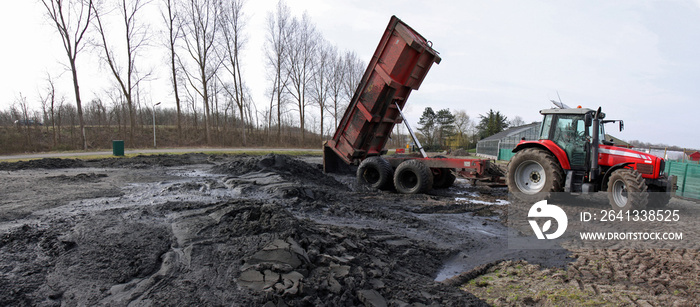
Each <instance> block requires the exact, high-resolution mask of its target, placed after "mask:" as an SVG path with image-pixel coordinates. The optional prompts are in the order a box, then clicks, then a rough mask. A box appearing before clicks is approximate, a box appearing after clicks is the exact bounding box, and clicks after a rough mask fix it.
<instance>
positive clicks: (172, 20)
mask: <svg viewBox="0 0 700 307" xmlns="http://www.w3.org/2000/svg"><path fill="white" fill-rule="evenodd" d="M164 5H165V10H166V12H163V13H162V15H163V19H165V24H166V26H167V28H168V38H169V39H168V51H170V71H171V76H170V78H172V83H173V93H174V94H175V105H176V106H177V142H178V145H181V144H180V140H182V107H181V106H180V93H179V90H178V85H177V83H178V77H177V66H176V57H177V54H176V51H175V48H176V46H177V40H178V39H179V38H180V37H181V35H182V24H181V21H180V17H179V15H178V14H177V13H178V11H177V8H176V6H175V4H174V3H173V1H172V0H164Z"/></svg>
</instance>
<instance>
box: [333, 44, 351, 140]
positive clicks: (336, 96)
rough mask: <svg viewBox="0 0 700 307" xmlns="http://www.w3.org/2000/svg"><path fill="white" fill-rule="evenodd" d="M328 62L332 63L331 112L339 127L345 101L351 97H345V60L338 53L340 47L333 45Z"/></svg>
mask: <svg viewBox="0 0 700 307" xmlns="http://www.w3.org/2000/svg"><path fill="white" fill-rule="evenodd" d="M328 62H330V63H331V65H332V66H330V67H329V68H330V69H329V70H328V86H329V91H328V95H329V98H330V106H329V108H328V110H329V112H330V113H331V114H332V115H333V120H334V125H335V127H336V128H337V127H338V120H339V119H340V117H341V116H342V115H343V113H341V112H344V111H345V110H344V104H343V101H349V99H343V95H344V93H345V75H346V73H347V72H346V70H345V60H344V59H343V57H342V56H341V55H340V53H338V49H337V48H336V47H335V46H333V47H331V52H330V54H329V58H328Z"/></svg>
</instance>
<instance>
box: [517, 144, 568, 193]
mask: <svg viewBox="0 0 700 307" xmlns="http://www.w3.org/2000/svg"><path fill="white" fill-rule="evenodd" d="M506 184H507V185H508V192H509V193H510V195H511V196H513V197H515V198H516V199H518V200H521V201H523V202H527V203H535V202H537V201H540V200H543V199H546V198H549V197H550V196H551V193H553V192H561V191H563V190H564V170H563V169H562V168H561V166H560V165H559V161H558V160H557V158H556V157H554V156H553V155H552V154H551V153H550V152H548V151H546V150H543V149H540V148H526V149H523V150H521V151H519V152H518V153H517V154H515V156H513V158H512V159H510V162H508V173H507V174H506Z"/></svg>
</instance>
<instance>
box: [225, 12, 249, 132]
mask: <svg viewBox="0 0 700 307" xmlns="http://www.w3.org/2000/svg"><path fill="white" fill-rule="evenodd" d="M227 4H228V5H227ZM243 5H244V1H243V0H232V1H230V2H229V3H222V7H221V13H222V14H221V16H222V18H221V29H222V34H223V47H224V52H223V53H224V61H223V63H222V64H223V65H222V66H223V67H224V68H225V69H226V71H227V72H228V73H229V74H230V75H231V77H232V78H233V89H232V90H233V93H231V91H230V89H229V88H228V87H226V86H224V89H225V90H226V91H227V93H228V94H229V95H230V96H231V97H232V98H233V100H234V101H235V102H236V105H237V106H238V113H239V114H240V117H241V122H240V124H241V125H242V127H241V139H242V140H241V141H242V144H243V146H245V145H246V127H245V126H246V124H245V123H246V120H245V111H244V109H245V106H246V103H247V101H246V100H245V94H244V93H243V78H242V77H241V65H240V61H239V55H240V52H241V49H243V47H244V45H245V43H246V39H245V37H244V36H243V28H244V27H245V20H244V15H243Z"/></svg>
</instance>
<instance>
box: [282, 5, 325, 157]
mask: <svg viewBox="0 0 700 307" xmlns="http://www.w3.org/2000/svg"><path fill="white" fill-rule="evenodd" d="M319 37H320V36H319V34H318V32H317V31H316V27H315V26H314V25H313V24H312V23H311V21H310V20H309V16H308V14H306V13H304V15H303V16H302V18H301V20H298V19H296V18H295V19H294V20H293V21H292V35H291V37H290V39H289V42H290V45H289V52H288V53H287V65H285V68H286V70H287V74H288V75H289V81H290V82H289V84H287V91H288V92H289V94H290V95H291V96H292V97H293V99H294V100H295V102H296V106H297V108H298V109H297V110H298V111H299V125H300V128H301V141H302V143H303V142H304V140H305V134H306V130H305V124H306V120H305V117H306V106H307V105H308V104H309V101H308V100H307V95H308V93H307V92H308V90H309V88H310V87H311V81H312V79H313V76H314V72H313V70H314V57H315V55H316V52H317V47H318V42H319Z"/></svg>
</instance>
